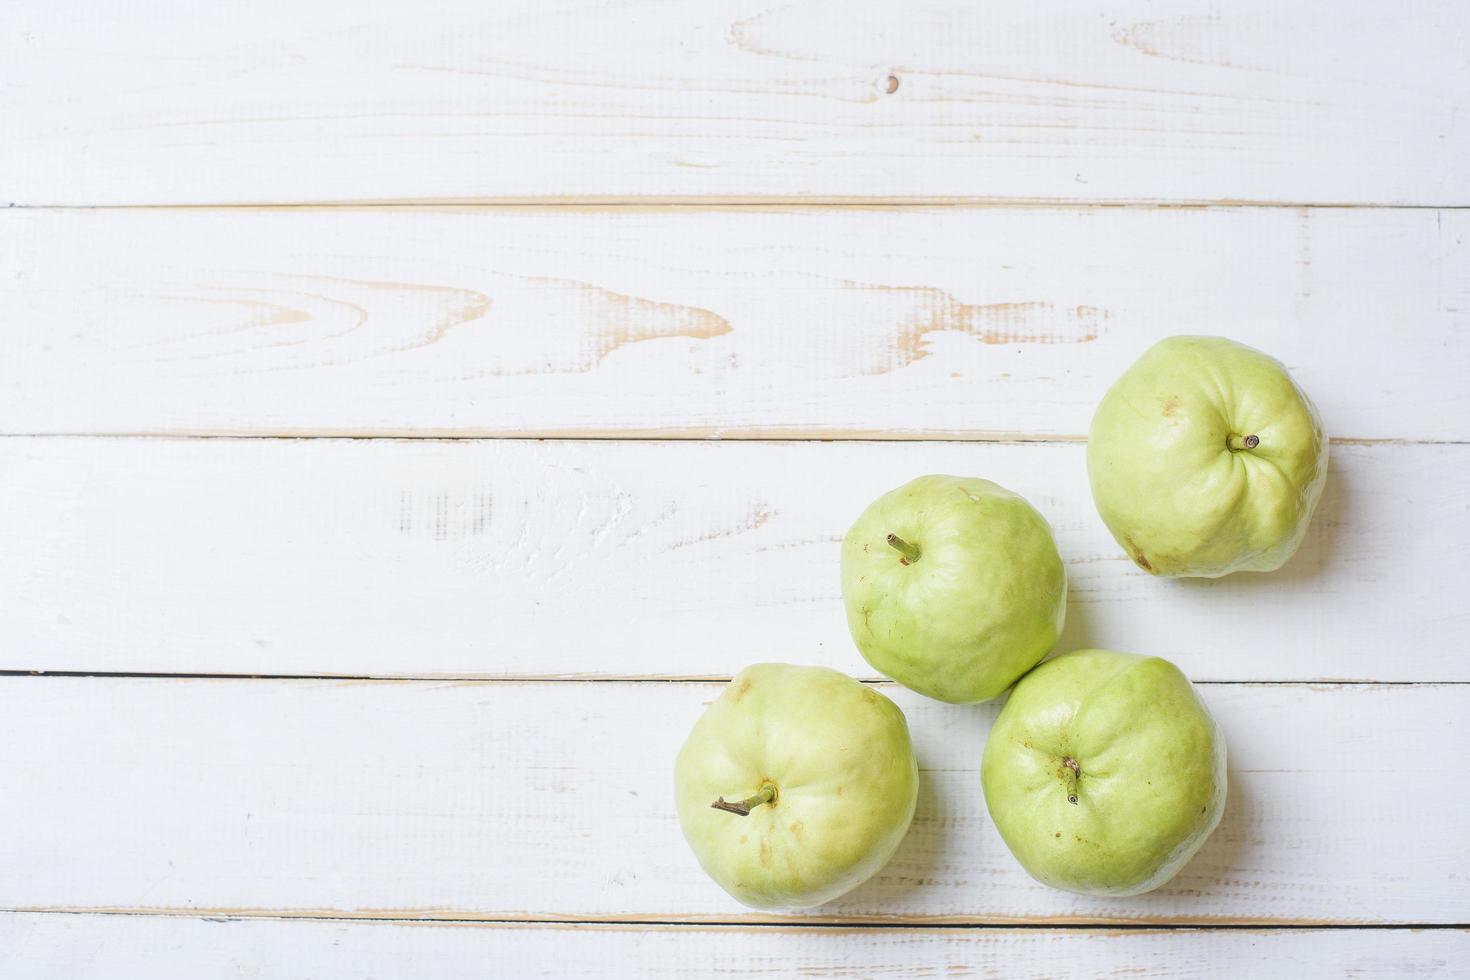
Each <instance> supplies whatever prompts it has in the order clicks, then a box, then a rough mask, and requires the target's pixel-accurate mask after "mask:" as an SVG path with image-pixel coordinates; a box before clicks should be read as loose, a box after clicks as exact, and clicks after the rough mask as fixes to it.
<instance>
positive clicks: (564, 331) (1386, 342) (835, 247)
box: [0, 126, 1470, 441]
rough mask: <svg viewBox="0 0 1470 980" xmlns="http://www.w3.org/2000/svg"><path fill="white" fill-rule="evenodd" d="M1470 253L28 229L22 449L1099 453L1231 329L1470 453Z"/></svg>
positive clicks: (1365, 435) (558, 218)
mask: <svg viewBox="0 0 1470 980" xmlns="http://www.w3.org/2000/svg"><path fill="white" fill-rule="evenodd" d="M1466 131H1467V132H1470V126H1467V127H1466ZM1467 242H1470V211H1433V210H1409V211H1380V210H1364V209H1350V210H1325V211H1324V210H1311V211H1305V210H1284V209H1245V210H1239V209H1207V210H1178V209H1144V210H1136V209H1118V208H1098V209H1082V210H1077V209H1046V208H1032V209H992V208H979V209H971V208H940V209H885V208H878V209H836V210H828V209H786V210H781V209H756V208H735V209H693V210H691V209H647V210H641V209H602V210H598V209H570V210H557V209H517V208H504V209H467V210H443V209H430V210H425V209H416V208H386V209H366V210H355V209H287V210H260V211H257V210H240V209H235V210H229V209H226V210H218V209H206V210H165V211H147V210H145V211H121V212H119V211H85V212H45V211H25V210H12V211H9V212H0V309H3V310H4V311H5V314H4V315H5V319H6V322H7V323H10V324H12V325H13V327H14V329H10V330H5V331H0V432H7V433H37V434H43V433H102V432H113V433H118V432H121V433H171V434H185V433H211V434H228V433H244V434H287V435H310V434H317V435H320V434H340V435H384V434H388V435H393V434H400V435H416V436H423V435H433V434H441V435H523V436H524V435H543V434H544V435H555V436H578V435H581V436H607V435H612V436H636V435H644V436H673V437H694V438H707V437H718V438H750V437H755V438H760V437H779V438H800V437H816V438H853V437H870V438H885V439H902V438H911V437H915V436H937V437H942V438H960V439H986V438H1015V437H1022V438H1028V439H1030V438H1054V437H1059V436H1060V437H1079V436H1081V435H1083V434H1085V433H1086V431H1087V427H1088V424H1089V422H1090V420H1091V417H1092V411H1093V409H1094V407H1095V406H1096V404H1097V401H1098V399H1099V398H1100V397H1101V396H1102V394H1103V392H1104V391H1105V390H1106V389H1107V386H1108V385H1110V384H1111V383H1112V382H1113V380H1114V379H1115V378H1116V377H1117V376H1118V374H1120V373H1121V372H1122V371H1123V369H1124V368H1125V367H1126V366H1127V365H1128V364H1130V363H1132V361H1133V360H1134V359H1135V358H1137V356H1138V355H1139V354H1140V353H1141V352H1142V351H1143V350H1144V349H1145V348H1147V347H1148V346H1149V345H1150V344H1152V343H1153V342H1155V341H1156V340H1158V339H1160V338H1162V337H1165V336H1168V335H1171V334H1176V333H1206V334H1210V333H1215V334H1224V335H1227V336H1231V337H1234V338H1236V339H1238V340H1241V341H1243V342H1245V343H1249V344H1253V345H1255V346H1258V347H1261V348H1262V349H1264V350H1266V351H1268V352H1271V353H1272V354H1274V355H1275V356H1277V357H1279V358H1281V359H1282V360H1284V361H1285V363H1286V364H1288V365H1289V366H1290V367H1291V368H1292V369H1293V371H1294V372H1295V374H1296V376H1297V378H1298V380H1299V381H1300V382H1301V383H1302V384H1303V386H1304V387H1305V388H1306V389H1307V390H1308V391H1309V392H1310V393H1311V395H1312V396H1313V398H1314V399H1315V400H1316V401H1317V403H1318V406H1319V407H1320V408H1321V410H1322V412H1323V415H1324V418H1325V419H1326V423H1327V427H1328V430H1329V431H1330V432H1331V434H1332V435H1333V437H1334V438H1348V439H1416V440H1441V441H1444V440H1449V441H1470V385H1467V384H1466V383H1465V378H1466V377H1470V342H1467V339H1466V338H1467V337H1470V244H1467ZM139 243H146V247H140V244H139Z"/></svg>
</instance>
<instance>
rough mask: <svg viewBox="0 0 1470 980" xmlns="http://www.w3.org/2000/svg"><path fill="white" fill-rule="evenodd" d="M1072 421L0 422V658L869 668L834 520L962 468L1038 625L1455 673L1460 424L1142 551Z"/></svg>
mask: <svg viewBox="0 0 1470 980" xmlns="http://www.w3.org/2000/svg"><path fill="white" fill-rule="evenodd" d="M1084 448H1085V447H1084V446H1082V445H1081V444H1076V443H1050V444H998V443H983V444H969V443H893V442H887V443H855V442H841V443H756V442H726V443H716V442H636V441H634V442H628V441H613V442H609V441H600V442H574V441H552V442H522V441H499V440H492V441H465V440H456V441H432V440H410V441H399V440H391V441H390V440H269V439H250V440H228V439H227V440H220V439H105V438H99V439H92V438H85V439H79V438H46V439H0V540H3V541H4V542H5V560H4V561H3V562H0V669H23V670H84V671H138V672H144V671H146V672H184V673H245V674H300V673H307V674H347V675H398V676H446V675H448V676H491V677H517V676H521V677H524V676H547V675H581V676H587V675H592V676H603V677H607V676H612V677H618V676H624V677H626V676H671V675H672V676H686V677H687V676H706V677H710V676H725V677H728V676H730V675H731V674H733V673H734V672H735V671H736V670H738V669H739V668H740V667H742V666H743V665H744V664H745V663H747V662H748V661H750V660H752V659H761V658H777V659H781V658H788V659H795V660H798V661H810V662H818V663H824V664H828V665H830V666H833V667H836V668H838V669H841V670H845V671H848V672H849V673H855V674H859V675H866V676H871V675H872V671H871V669H870V668H868V667H867V666H866V664H865V663H864V662H863V661H862V659H861V657H860V656H859V655H858V653H857V651H856V650H855V648H854V647H853V645H852V642H851V640H850V639H849V637H848V634H847V626H846V622H845V620H844V618H843V614H842V605H841V595H840V589H839V583H838V575H837V569H838V551H839V545H840V540H841V537H842V535H843V534H844V533H845V532H846V530H847V528H848V526H849V524H850V523H851V521H852V520H854V519H855V518H856V516H857V515H858V514H859V513H860V512H861V511H862V510H863V508H864V507H865V506H866V505H867V504H868V502H869V501H870V500H871V499H872V498H874V497H876V496H877V495H878V494H880V493H882V492H884V491H886V490H888V489H891V488H892V487H894V486H897V485H899V484H901V483H903V482H905V481H907V480H908V479H910V478H912V477H914V476H916V475H919V474H921V473H926V472H941V473H945V472H948V473H965V474H974V475H979V476H985V477H988V478H991V479H994V480H996V481H997V482H999V483H1001V484H1002V485H1004V486H1008V487H1011V488H1013V489H1015V490H1016V491H1017V492H1019V493H1022V494H1023V495H1025V496H1026V497H1027V498H1028V499H1030V500H1031V501H1032V502H1033V503H1035V504H1036V506H1037V507H1038V508H1040V510H1041V511H1042V513H1043V514H1045V515H1046V516H1047V518H1048V519H1049V520H1050V521H1051V522H1052V524H1053V526H1054V528H1055V530H1056V534H1057V538H1058V543H1059V548H1060V551H1061V553H1062V556H1063V558H1064V559H1065V561H1066V562H1067V572H1068V576H1069V579H1070V582H1071V596H1070V598H1071V603H1070V606H1069V609H1068V617H1069V620H1068V625H1067V630H1066V633H1065V634H1064V636H1063V639H1062V642H1061V648H1062V649H1071V648H1073V647H1078V646H1098V645H1100V646H1112V647H1116V648H1119V649H1125V650H1137V651H1142V652H1149V653H1157V654H1161V655H1165V656H1168V657H1171V658H1173V659H1175V660H1176V661H1177V662H1178V663H1179V664H1180V665H1181V666H1182V667H1183V669H1184V670H1185V671H1186V672H1187V673H1189V674H1190V675H1191V676H1193V677H1195V678H1199V679H1211V680H1247V681H1249V680H1273V679H1275V680H1282V679H1286V680H1314V679H1354V680H1380V681H1381V680H1400V681H1413V680H1440V681H1444V680H1461V681H1464V680H1470V661H1467V659H1466V658H1465V656H1464V655H1463V651H1464V650H1465V648H1466V646H1467V645H1470V607H1467V604H1466V603H1465V602H1464V600H1463V596H1462V595H1461V593H1460V591H1459V589H1458V587H1457V583H1458V581H1459V579H1460V576H1461V569H1462V565H1463V554H1462V551H1463V544H1464V542H1465V541H1466V540H1467V539H1470V507H1467V503H1470V446H1462V445H1454V446H1425V445H1406V444H1379V445H1369V446H1357V445H1348V446H1338V447H1336V448H1335V449H1334V450H1333V457H1332V465H1331V470H1330V473H1329V477H1328V484H1327V489H1326V493H1325V495H1324V498H1323V502H1322V504H1321V508H1320V510H1319V511H1318V513H1317V515H1316V517H1315V519H1314V521H1313V524H1312V527H1311V530H1310V532H1309V534H1308V537H1307V539H1306V542H1305V543H1304V544H1303V546H1302V549H1301V551H1300V552H1299V553H1298V555H1297V556H1296V557H1295V558H1294V559H1293V561H1292V562H1291V563H1290V564H1289V565H1288V566H1287V567H1286V568H1285V569H1283V570H1282V571H1280V572H1277V573H1273V574H1269V575H1257V574H1250V573H1242V574H1238V575H1233V576H1230V577H1228V578H1225V579H1219V580H1196V581H1167V580H1159V579H1154V578H1152V577H1150V576H1148V575H1146V574H1145V573H1143V572H1141V571H1139V570H1138V569H1137V568H1135V567H1134V566H1133V564H1132V562H1131V561H1129V560H1128V558H1127V557H1126V556H1125V555H1124V553H1123V551H1122V549H1121V548H1120V547H1119V546H1118V545H1117V544H1116V542H1114V541H1113V539H1112V537H1111V536H1110V535H1109V534H1108V532H1107V529H1106V528H1105V527H1104V526H1103V524H1102V522H1101V521H1100V520H1099V518H1098V517H1097V515H1096V513H1095V511H1094V509H1093V505H1092V500H1091V495H1090V493H1089V491H1088V486H1087V479H1086V467H1085V460H1084Z"/></svg>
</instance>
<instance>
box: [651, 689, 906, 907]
mask: <svg viewBox="0 0 1470 980" xmlns="http://www.w3.org/2000/svg"><path fill="white" fill-rule="evenodd" d="M674 783H675V797H676V799H677V803H678V809H679V824H680V826H681V827H682V828H683V830H684V837H685V838H686V839H687V840H688V841H689V846H690V847H691V848H693V849H694V855H695V857H697V858H698V859H699V863H700V865H701V866H702V867H703V868H704V870H705V873H706V874H708V875H709V876H710V877H711V878H713V879H714V880H715V881H716V882H718V883H719V885H720V887H721V888H723V889H725V891H727V892H729V893H730V894H731V895H732V896H734V897H735V898H736V899H737V900H739V901H741V902H743V903H744V904H746V905H749V906H751V907H752V908H757V909H772V910H780V909H804V908H811V907H813V906H816V905H821V904H823V903H824V902H830V901H832V900H833V899H834V898H837V897H839V896H840V895H843V894H845V893H847V892H849V891H851V890H852V889H854V888H856V887H857V886H858V885H860V884H862V883H863V882H864V881H867V880H868V879H869V878H871V877H872V876H873V875H874V874H876V873H877V871H878V870H879V869H880V868H882V867H883V865H885V864H887V863H888V859H889V858H890V857H892V856H893V852H894V851H895V850H896V849H897V848H898V845H899V842H900V841H902V840H903V837H904V834H906V833H907V832H908V829H909V822H910V821H911V820H912V819H913V816H914V806H915V805H916V804H917V802H918V795H919V766H918V762H917V761H916V760H915V758H914V750H913V746H912V744H911V743H910V741H909V728H908V722H907V721H905V720H904V716H903V712H902V711H900V710H899V708H898V705H896V704H894V703H893V702H892V701H890V700H889V699H888V698H886V697H884V696H883V695H882V694H881V693H879V692H878V691H875V690H874V689H873V688H872V687H871V686H869V685H866V684H860V683H858V682H857V681H855V680H853V679H852V678H851V677H848V676H847V675H846V674H841V673H838V672H837V671H835V670H828V669H827V668H825V667H794V666H791V665H789V664H755V665H753V666H751V667H747V668H746V669H745V670H743V671H741V672H740V673H739V674H738V675H736V677H735V679H734V680H732V681H731V682H730V685H729V686H728V687H727V688H725V691H724V693H722V694H721V695H720V697H719V698H718V699H717V700H716V701H715V702H714V703H713V704H711V705H710V706H709V709H708V710H707V711H705V713H704V715H703V716H702V717H701V718H700V719H699V721H698V722H697V723H696V724H695V726H694V730H693V731H692V732H690V734H689V739H688V741H686V742H685V743H684V747H683V748H682V749H681V750H680V751H679V759H678V762H677V763H676V764H675V767H674ZM768 784H769V785H771V786H772V787H774V798H773V800H772V802H770V803H767V804H760V805H755V806H752V807H751V808H750V813H749V815H748V816H739V815H737V814H734V813H729V812H726V811H723V810H716V809H714V808H712V807H711V806H710V804H712V803H714V802H715V801H716V800H717V799H720V798H724V799H725V800H727V801H734V800H742V799H747V798H749V797H751V796H754V795H755V794H757V793H759V792H760V791H761V789H762V787H763V786H765V785H768Z"/></svg>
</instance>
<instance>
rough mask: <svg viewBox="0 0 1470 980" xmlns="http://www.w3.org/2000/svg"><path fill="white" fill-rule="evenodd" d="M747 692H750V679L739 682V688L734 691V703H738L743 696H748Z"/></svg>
mask: <svg viewBox="0 0 1470 980" xmlns="http://www.w3.org/2000/svg"><path fill="white" fill-rule="evenodd" d="M749 692H750V678H749V677H747V678H746V679H745V680H743V681H741V682H740V686H739V687H737V688H736V689H735V694H734V695H733V697H734V699H735V700H736V701H739V700H740V699H741V698H743V697H745V695H746V694H748V693H749Z"/></svg>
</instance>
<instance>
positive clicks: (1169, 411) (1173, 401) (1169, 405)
mask: <svg viewBox="0 0 1470 980" xmlns="http://www.w3.org/2000/svg"><path fill="white" fill-rule="evenodd" d="M1182 404H1183V402H1181V401H1180V400H1179V396H1178V395H1170V396H1169V397H1168V398H1165V399H1164V418H1168V417H1169V416H1171V415H1173V414H1174V413H1175V412H1177V411H1179V406H1180V405H1182Z"/></svg>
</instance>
